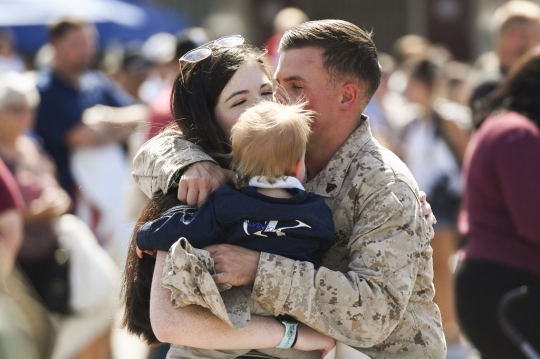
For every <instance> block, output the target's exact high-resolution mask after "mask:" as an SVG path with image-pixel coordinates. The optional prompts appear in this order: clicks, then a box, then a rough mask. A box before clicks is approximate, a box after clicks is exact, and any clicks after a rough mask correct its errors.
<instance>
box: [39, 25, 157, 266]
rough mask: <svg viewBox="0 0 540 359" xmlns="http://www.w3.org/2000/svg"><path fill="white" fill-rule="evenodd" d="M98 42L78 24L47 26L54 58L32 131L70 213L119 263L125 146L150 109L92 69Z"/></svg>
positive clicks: (125, 231)
mask: <svg viewBox="0 0 540 359" xmlns="http://www.w3.org/2000/svg"><path fill="white" fill-rule="evenodd" d="M96 36H97V34H96V30H95V27H94V26H93V25H92V24H90V23H88V22H86V21H84V20H81V19H77V18H61V19H59V20H57V21H56V22H54V23H53V24H52V25H51V26H50V28H49V41H50V43H51V45H52V48H53V49H54V58H53V64H52V67H51V68H50V69H45V70H42V71H40V73H39V75H38V89H39V93H40V97H41V102H40V104H39V106H38V111H37V120H36V125H35V131H36V133H37V134H38V135H39V136H40V137H41V139H42V140H43V144H44V147H45V149H46V150H47V152H48V153H49V154H50V155H51V156H52V158H53V160H54V162H55V165H56V168H57V170H58V176H59V181H60V184H61V186H62V187H63V188H64V190H65V191H66V192H67V193H68V194H69V195H70V196H71V198H72V199H74V201H75V212H76V213H77V214H79V215H80V216H81V217H82V218H83V219H84V220H85V221H86V222H87V223H88V224H89V225H90V226H91V228H92V229H93V230H94V231H95V232H96V234H97V236H98V239H99V240H100V241H101V243H102V244H103V245H104V247H105V248H106V249H107V250H108V251H109V253H110V254H111V255H112V256H113V258H114V259H115V261H116V262H117V263H118V264H122V263H123V261H124V259H125V255H126V253H127V242H128V240H129V233H130V232H131V226H130V225H129V223H128V221H127V220H126V219H125V218H124V217H125V216H124V213H123V207H122V206H121V205H119V204H121V203H124V201H125V196H126V191H125V187H127V183H129V182H128V181H129V179H130V178H129V172H130V171H129V162H128V159H127V156H126V153H125V150H124V148H123V145H124V144H125V142H126V141H127V139H128V138H129V136H130V135H131V134H132V133H133V131H134V130H135V129H136V127H137V125H138V124H139V123H140V122H144V121H145V120H147V118H148V109H147V107H146V106H145V105H143V104H137V103H136V101H135V99H133V98H132V97H131V96H129V95H128V94H127V93H126V92H125V91H123V90H121V89H120V88H119V87H118V86H116V85H114V84H113V83H112V82H111V80H110V79H108V78H107V77H106V76H105V75H104V74H102V73H101V72H99V71H96V70H90V69H89V66H90V64H91V63H92V60H93V58H94V55H95V52H96ZM74 176H75V177H77V178H76V179H74Z"/></svg>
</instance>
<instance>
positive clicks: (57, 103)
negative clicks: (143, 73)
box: [35, 70, 135, 194]
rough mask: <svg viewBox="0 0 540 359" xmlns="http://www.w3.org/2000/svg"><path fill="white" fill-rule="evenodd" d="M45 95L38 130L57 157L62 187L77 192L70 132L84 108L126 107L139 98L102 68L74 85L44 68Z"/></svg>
mask: <svg viewBox="0 0 540 359" xmlns="http://www.w3.org/2000/svg"><path fill="white" fill-rule="evenodd" d="M37 87H38V91H39V94H40V97H41V101H40V104H39V106H38V110H37V118H36V125H35V131H36V133H37V134H38V135H39V136H40V137H41V139H42V140H43V147H44V148H45V150H47V152H48V153H49V154H50V155H51V157H52V158H53V160H54V162H55V164H56V167H57V169H58V177H59V181H60V184H61V185H62V187H63V188H64V189H65V190H66V191H67V192H68V193H70V194H73V179H72V177H71V170H70V167H69V148H68V146H67V142H66V134H67V132H68V131H69V130H71V129H72V128H73V127H74V126H76V125H78V124H79V123H80V122H81V120H82V114H83V112H84V110H86V109H87V108H90V107H92V106H95V105H106V106H113V107H124V106H129V105H132V104H134V103H135V100H134V99H133V98H132V97H131V96H130V95H128V94H127V93H126V92H124V91H123V90H122V89H120V88H119V87H117V86H115V85H114V84H113V83H112V82H111V80H109V79H108V78H107V77H106V76H105V75H104V74H102V73H101V72H99V71H87V72H85V73H84V74H83V75H81V77H80V87H79V88H78V89H76V88H74V87H73V86H71V85H70V84H68V83H67V82H65V81H64V80H63V79H62V78H61V77H59V76H58V75H56V74H55V73H53V72H52V71H50V70H45V71H41V72H40V73H39V76H38V82H37Z"/></svg>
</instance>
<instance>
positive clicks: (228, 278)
mask: <svg viewBox="0 0 540 359" xmlns="http://www.w3.org/2000/svg"><path fill="white" fill-rule="evenodd" d="M203 249H206V250H207V251H208V252H210V255H211V256H212V258H213V259H214V268H215V270H216V274H214V275H212V277H213V278H214V281H215V282H216V283H218V284H219V283H229V284H230V285H232V286H242V285H251V284H253V283H254V282H255V277H256V276H257V267H258V266H259V257H260V255H261V253H260V252H257V251H253V250H251V249H247V248H244V247H239V246H234V245H231V244H214V245H211V246H207V247H204V248H203Z"/></svg>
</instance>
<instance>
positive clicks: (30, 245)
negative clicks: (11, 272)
mask: <svg viewBox="0 0 540 359" xmlns="http://www.w3.org/2000/svg"><path fill="white" fill-rule="evenodd" d="M38 102H39V94H38V92H37V89H36V88H35V84H34V83H33V81H32V80H31V79H30V78H29V77H26V76H24V75H20V74H17V73H7V74H3V75H2V76H1V78H0V158H2V159H3V160H4V162H5V163H6V165H7V166H8V168H9V169H10V170H11V172H12V173H13V175H14V177H15V179H16V181H17V184H18V185H19V188H20V190H21V193H22V195H23V198H24V201H25V204H26V207H25V209H24V211H23V222H24V235H23V242H22V246H21V248H20V250H19V253H18V255H17V262H18V264H19V266H20V267H21V269H22V271H23V272H24V274H25V275H26V277H27V278H28V279H29V281H30V282H31V283H32V285H33V287H34V288H35V290H36V291H37V293H38V294H39V297H40V299H41V300H42V301H43V304H44V306H45V307H46V309H47V310H48V312H49V313H50V314H54V315H55V317H56V318H57V319H58V322H57V324H58V325H57V329H58V335H57V337H56V340H54V339H53V340H51V339H50V338H46V340H47V344H48V346H49V348H48V350H49V351H51V350H53V349H54V351H52V354H51V353H45V354H44V355H45V356H47V357H49V355H51V358H54V359H62V358H73V357H75V356H76V355H81V357H82V356H84V355H91V356H92V355H93V357H95V358H101V357H103V358H104V357H106V356H107V350H108V349H107V348H108V333H107V330H106V329H107V327H108V326H110V324H111V323H110V317H111V316H112V315H113V314H114V310H115V304H114V293H112V288H114V286H115V285H116V284H117V282H116V281H117V278H114V279H112V280H111V281H109V277H108V275H109V274H110V275H114V274H118V269H117V268H116V266H114V264H112V261H111V260H110V258H109V257H108V256H107V255H106V253H105V252H104V251H103V250H102V249H101V248H100V247H99V245H98V243H97V241H96V240H95V238H94V237H93V235H92V234H91V233H90V231H89V229H88V228H87V227H86V226H85V225H84V224H83V223H82V222H81V221H80V220H77V219H76V218H75V217H74V216H71V215H69V214H67V212H68V210H69V208H70V206H71V200H70V198H69V196H68V194H67V193H66V192H65V191H64V190H63V189H62V188H61V187H60V185H59V184H58V181H57V180H56V177H55V171H54V168H53V165H52V163H51V162H50V161H49V159H48V158H47V157H46V156H45V154H44V153H43V151H42V149H41V148H40V146H39V145H38V143H37V142H36V141H35V139H33V138H32V137H30V136H29V135H27V133H28V131H29V130H30V129H31V127H32V120H33V110H34V108H35V106H36V105H37V104H38ZM69 230H71V234H72V235H69V233H68V232H69ZM71 245H72V246H71ZM75 247H78V248H84V249H83V250H74V248H75ZM89 248H90V249H91V252H90V251H88V249H89ZM81 252H83V253H87V256H84V255H80V253H81ZM90 255H91V258H94V259H96V260H95V261H92V260H86V259H87V258H89V257H90ZM99 262H101V263H102V264H100V265H99V267H97V266H93V267H92V268H93V270H94V271H93V274H95V276H86V275H87V274H88V273H86V272H85V273H82V276H83V277H85V278H87V279H93V280H94V281H93V282H92V283H89V281H87V282H86V283H84V288H92V289H91V291H94V290H96V289H98V291H99V292H100V294H97V300H95V301H92V299H90V298H89V296H88V291H85V289H84V288H83V290H80V289H81V288H82V285H83V283H80V281H77V280H73V278H79V279H80V276H79V277H77V275H80V274H81V271H82V272H84V271H85V270H86V269H87V268H88V267H84V266H83V267H81V264H86V265H94V264H95V263H99ZM81 268H82V269H81ZM79 269H81V270H79ZM103 273H106V275H105V276H103ZM101 289H103V290H101ZM109 291H110V292H109ZM101 293H104V294H103V295H101ZM38 323H39V320H36V325H35V327H39V325H38ZM73 333H76V334H75V335H73ZM53 347H54V348H53ZM100 348H101V350H102V354H95V353H96V351H97V350H98V349H100Z"/></svg>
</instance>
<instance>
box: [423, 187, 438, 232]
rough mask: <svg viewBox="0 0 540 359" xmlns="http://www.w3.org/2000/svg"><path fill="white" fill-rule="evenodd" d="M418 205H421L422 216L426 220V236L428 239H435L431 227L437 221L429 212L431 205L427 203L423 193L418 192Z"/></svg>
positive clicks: (431, 212)
mask: <svg viewBox="0 0 540 359" xmlns="http://www.w3.org/2000/svg"><path fill="white" fill-rule="evenodd" d="M420 203H421V204H422V214H423V215H424V217H425V218H426V223H427V235H428V236H429V239H433V237H435V230H434V229H433V225H434V224H435V223H437V219H436V218H435V215H434V214H433V211H432V210H431V205H430V204H429V203H428V201H427V194H426V192H424V191H420Z"/></svg>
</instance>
